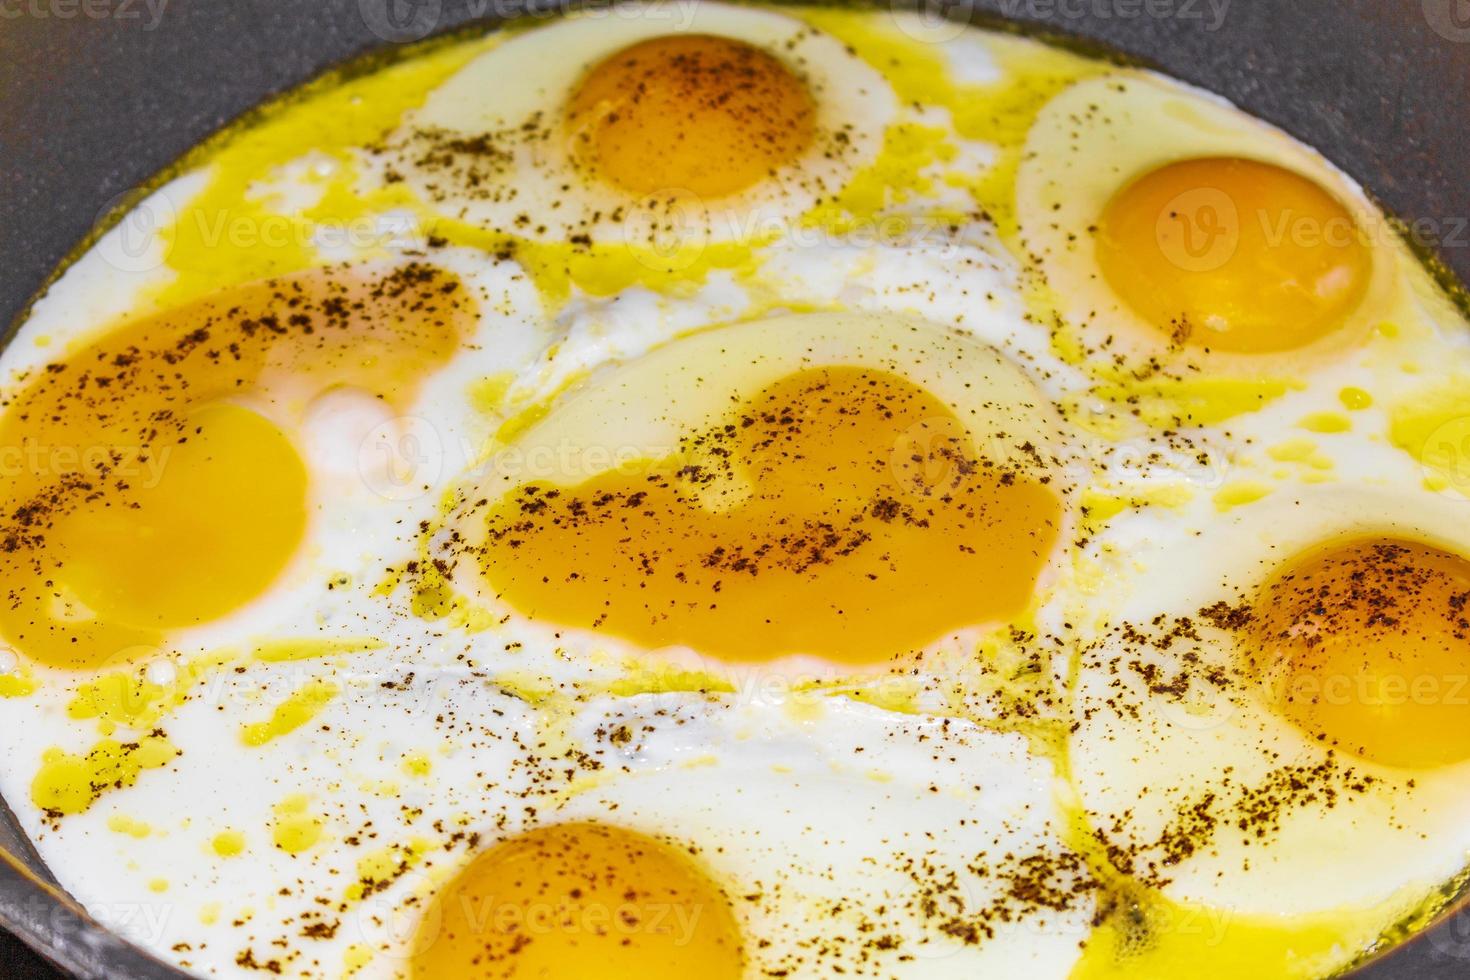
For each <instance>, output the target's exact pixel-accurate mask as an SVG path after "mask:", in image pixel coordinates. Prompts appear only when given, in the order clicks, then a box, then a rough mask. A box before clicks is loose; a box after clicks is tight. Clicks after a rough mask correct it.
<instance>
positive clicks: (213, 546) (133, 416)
mask: <svg viewBox="0 0 1470 980" xmlns="http://www.w3.org/2000/svg"><path fill="white" fill-rule="evenodd" d="M472 323H473V309H472V306H471V304H470V303H469V302H468V297H466V296H463V295H462V294H461V293H460V291H459V282H458V280H457V279H455V278H454V277H453V276H451V275H449V274H448V273H444V272H440V271H438V270H436V269H431V268H429V267H427V266H407V267H404V268H401V269H398V270H396V271H394V272H392V273H388V274H379V275H377V276H375V277H369V276H365V275H360V274H357V273H344V272H340V271H336V272H332V271H317V272H312V273H306V274H303V275H300V276H296V277H292V278H288V279H283V280H274V281H269V282H264V283H256V284H252V285H247V286H243V287H239V288H236V289H232V290H229V291H227V292H224V293H221V294H218V295H216V296H212V297H209V298H206V299H204V300H201V301H198V302H196V303H193V304H190V305H187V306H184V307H181V308H179V309H175V310H170V311H168V312H165V313H162V314H159V315H156V316H152V317H147V318H143V319H139V320H136V321H133V322H130V323H127V324H125V325H123V326H121V327H119V328H117V329H115V330H112V331H110V332H108V333H106V334H104V335H103V336H102V337H101V338H100V339H98V340H97V341H96V342H95V343H93V344H91V345H90V346H85V347H81V348H79V349H78V350H76V351H75V352H74V353H72V354H71V355H70V356H68V357H66V358H65V359H63V360H60V361H57V362H55V363H52V364H49V365H46V366H45V367H44V368H43V369H40V370H38V371H36V372H34V374H33V376H32V377H31V378H30V379H28V381H27V383H25V385H24V387H22V388H21V389H20V391H19V392H18V393H17V394H16V395H15V396H14V397H13V398H12V399H11V400H10V401H9V402H8V403H7V405H6V408H5V411H4V414H3V415H0V464H3V466H4V470H5V477H6V479H5V481H4V483H3V488H0V583H3V585H0V589H3V600H4V601H3V602H0V638H3V642H4V643H5V644H7V645H9V646H12V647H14V648H15V649H16V650H18V651H19V652H20V653H22V654H24V655H25V656H27V657H29V658H32V659H34V660H37V661H40V662H43V663H46V664H49V665H52V666H57V667H66V668H82V667H96V666H99V665H101V664H104V663H106V662H108V661H110V660H112V659H114V658H126V657H128V656H129V655H130V652H133V651H137V650H139V649H146V648H149V647H153V646H156V645H157V644H158V643H159V642H160V641H161V639H162V631H164V630H168V629H173V628H178V627H187V626H191V625H195V624H198V623H203V622H207V621H209V620H212V619H216V618H218V617H220V616H223V615H225V614H227V613H229V612H231V611H233V610H235V609H237V608H239V607H240V606H241V605H243V604H244V603H246V602H248V601H249V600H250V599H252V598H254V597H255V596H257V595H259V594H260V593H261V592H262V591H263V590H265V589H266V588H267V586H269V585H270V583H271V582H272V581H273V580H274V579H275V578H276V577H277V576H278V575H279V574H280V573H281V572H282V571H283V569H284V568H285V567H286V565H287V563H288V562H289V561H290V560H291V558H292V556H293V555H294V554H295V552H296V550H297V548H298V546H299V544H300V542H301V540H302V536H303V534H304V533H305V528H306V523H307V509H308V477H307V469H306V466H305V463H304V462H303V460H302V458H301V457H300V455H299V454H298V452H297V450H296V447H295V445H294V444H293V442H292V439H291V437H290V436H289V435H288V431H289V429H290V428H291V427H292V426H293V425H294V424H296V423H297V422H299V421H300V420H301V417H302V414H303V412H304V410H305V409H306V407H307V406H308V405H309V403H310V402H311V401H312V399H313V398H315V397H316V396H318V395H320V394H321V393H323V392H325V391H327V390H329V389H333V388H337V387H342V386H345V387H350V388H354V389H360V390H364V391H368V392H372V393H374V394H376V395H379V396H381V397H385V398H388V399H391V400H392V401H393V402H395V403H398V404H402V405H406V404H407V402H406V399H408V398H411V397H412V394H413V392H414V390H415V387H416V385H417V383H418V381H419V380H420V379H421V378H422V377H423V376H424V375H425V374H426V373H427V372H428V371H430V370H431V369H433V368H434V367H436V366H438V365H440V364H442V363H444V362H445V361H446V360H447V359H448V358H449V357H450V355H451V354H452V353H453V352H454V350H455V349H456V348H457V347H458V345H459V343H460V340H461V337H462V336H463V335H464V334H466V333H467V332H468V330H469V329H470V325H471V324H472Z"/></svg>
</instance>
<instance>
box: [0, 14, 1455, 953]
mask: <svg viewBox="0 0 1470 980" xmlns="http://www.w3.org/2000/svg"><path fill="white" fill-rule="evenodd" d="M508 78H509V79H513V80H515V82H516V84H506V79H508ZM195 163H197V166H195V165H193V164H191V166H193V167H194V168H193V169H189V170H188V171H187V172H185V173H183V174H181V175H179V176H177V177H176V178H175V179H173V180H171V181H169V182H167V183H165V184H163V185H162V186H161V187H160V188H159V189H158V190H157V191H156V192H154V193H153V194H152V195H151V196H150V197H148V198H145V199H144V200H143V201H141V202H139V203H138V205H137V206H136V208H135V209H134V210H133V211H132V212H131V215H130V216H129V218H128V219H126V220H125V221H124V223H123V224H122V225H120V226H119V228H118V229H114V231H112V232H111V233H109V234H108V235H107V236H104V238H103V239H102V240H101V241H100V242H99V243H98V245H97V246H96V247H95V248H94V249H92V250H90V251H89V252H87V253H86V254H85V255H83V256H81V257H80V258H79V260H78V261H77V262H76V263H74V264H73V265H72V266H71V267H70V268H69V269H68V271H67V272H66V273H65V274H64V275H63V276H62V277H61V278H59V279H58V281H57V282H56V283H55V284H54V285H53V286H52V288H51V290H50V291H49V292H48V294H47V296H46V297H44V298H43V299H42V300H41V302H39V303H38V304H37V306H36V308H35V310H34V311H33V313H32V315H31V316H30V318H29V319H28V320H27V322H26V323H25V324H24V325H23V326H22V328H21V330H20V331H19V333H18V334H17V337H16V340H15V341H14V342H12V343H11V344H10V345H9V346H8V347H7V349H6V351H5V352H4V355H3V358H0V370H3V372H4V378H5V384H4V390H3V394H4V402H3V405H0V408H3V411H0V451H4V452H5V453H6V455H5V457H4V458H3V459H0V463H4V464H6V465H10V466H14V467H18V469H16V472H15V473H14V474H7V475H14V476H15V477H16V479H14V480H8V481H7V489H6V493H8V494H10V506H8V507H7V508H6V510H5V513H6V514H8V515H9V516H8V517H7V518H6V520H7V521H8V524H7V529H6V530H7V535H6V537H7V541H8V542H10V543H11V544H13V545H14V547H13V548H11V549H8V550H6V551H5V553H4V563H6V564H7V568H8V574H7V582H8V583H9V584H8V586H7V587H8V588H9V589H11V590H12V598H13V599H16V600H17V601H12V602H10V603H8V604H4V606H3V609H0V634H3V636H4V641H3V643H4V648H3V649H0V697H3V698H4V699H5V708H6V710H5V711H4V712H0V792H3V795H4V798H5V800H6V801H7V803H8V804H10V805H11V807H12V808H13V809H14V810H15V812H16V814H17V817H18V819H19V820H20V822H21V824H22V826H23V827H24V829H25V830H26V831H27V832H28V833H29V834H30V835H31V836H32V838H33V840H34V841H35V843H36V846H37V849H38V851H39V853H40V854H41V855H42V857H43V858H44V859H45V860H46V861H47V862H48V864H49V866H50V867H51V868H52V870H53V871H54V873H55V874H56V876H57V878H58V880H59V881H60V882H61V883H62V885H63V886H64V887H66V888H68V889H69V890H71V891H72V892H73V893H74V894H75V895H77V896H78V897H79V898H80V899H81V900H82V901H83V902H84V904H86V905H87V907H88V908H89V909H90V910H91V911H92V912H93V913H94V914H95V915H97V916H98V917H99V918H100V919H102V920H103V921H105V922H107V923H108V924H110V925H113V926H114V927H115V928H117V929H118V930H119V931H120V932H122V933H123V934H125V935H126V936H128V937H129V938H132V939H134V940H136V941H137V942H138V943H140V944H141V945H143V946H145V947H146V948H148V949H149V950H151V951H153V952H155V953H156V954H157V955H159V956H161V957H164V958H166V959H167V960H169V961H171V962H173V963H175V964H177V965H179V966H180V967H182V968H183V969H185V970H187V971H189V972H191V973H196V974H200V975H211V976H214V975H218V976H250V975H254V974H257V973H258V972H260V971H268V972H272V973H278V974H280V975H284V976H300V977H321V976H332V977H338V976H342V977H347V976H363V977H409V978H412V977H426V976H444V975H449V974H454V975H471V974H473V971H474V970H475V969H476V964H480V965H483V964H485V963H487V962H493V963H494V964H496V965H497V966H502V967H503V968H504V969H503V971H502V972H503V973H504V975H508V976H525V975H551V976H556V975H585V974H587V973H589V972H596V973H598V975H600V976H607V977H611V978H622V977H627V978H629V980H632V978H635V977H636V978H638V980H648V978H650V977H675V976H678V977H684V976H688V975H690V974H700V975H708V976H710V977H730V978H737V977H749V976H755V975H762V974H764V973H769V972H781V973H783V974H784V975H788V976H792V977H804V976H810V977H825V976H831V975H834V974H836V973H838V972H839V971H840V972H842V973H843V974H844V975H854V976H862V975H882V976H891V975H896V976H925V977H927V976H931V975H934V976H950V975H953V976H972V975H974V974H975V973H977V972H985V973H1005V974H1009V973H1020V972H1025V973H1027V974H1028V975H1036V976H1048V977H1060V976H1076V977H1082V978H1112V977H1118V976H1145V977H1148V976H1161V977H1162V976H1176V975H1179V974H1180V973H1184V972H1189V973H1192V974H1201V975H1211V973H1210V971H1214V974H1217V975H1220V976H1238V975H1288V976H1304V977H1305V976H1319V975H1325V974H1327V973H1330V972H1332V971H1335V970H1338V969H1340V968H1342V967H1344V966H1346V965H1348V964H1350V963H1352V962H1354V961H1355V960H1357V959H1358V958H1360V957H1361V956H1363V955H1364V954H1366V953H1368V952H1371V951H1373V950H1375V949H1379V948H1382V947H1383V946H1384V945H1386V944H1388V943H1390V942H1392V941H1394V940H1395V939H1397V938H1399V937H1400V936H1402V935H1403V934H1405V933H1406V932H1407V931H1409V930H1411V929H1412V928H1413V927H1415V926H1416V925H1418V924H1420V923H1422V922H1423V921H1427V920H1428V919H1429V918H1431V917H1432V916H1433V915H1434V914H1435V913H1436V912H1437V910H1438V909H1439V908H1441V907H1442V906H1443V904H1444V902H1445V900H1446V897H1447V896H1448V895H1449V894H1451V893H1452V892H1453V891H1454V889H1455V888H1456V887H1457V886H1458V885H1457V883H1458V882H1459V880H1460V874H1461V872H1462V869H1463V864H1464V854H1465V853H1466V846H1467V842H1466V841H1465V840H1463V839H1462V838H1463V836H1464V835H1463V833H1462V832H1461V831H1460V830H1458V829H1457V827H1458V826H1459V825H1461V824H1463V823H1464V819H1463V818H1464V815H1465V812H1466V799H1465V792H1464V786H1465V780H1466V774H1465V772H1464V767H1465V765H1466V762H1465V758H1464V756H1465V755H1466V752H1465V751H1464V746H1463V745H1462V744H1461V740H1460V739H1458V738H1457V737H1455V736H1454V735H1453V733H1454V732H1456V731H1459V730H1460V729H1461V728H1462V727H1463V726H1462V725H1460V724H1459V721H1460V717H1459V715H1458V714H1456V712H1457V711H1459V710H1461V709H1460V707H1459V706H1458V703H1457V702H1456V701H1455V700H1454V699H1453V698H1451V697H1449V696H1448V695H1449V694H1450V693H1451V692H1450V691H1448V689H1447V685H1449V684H1452V683H1453V682H1454V677H1453V676H1452V675H1454V674H1455V672H1456V671H1455V670H1454V669H1453V668H1454V664H1455V659H1454V654H1455V652H1456V651H1458V650H1461V649H1462V646H1463V644H1462V642H1461V641H1462V640H1463V637H1462V636H1460V635H1459V633H1458V632H1457V631H1461V630H1460V625H1461V624H1460V621H1459V620H1458V619H1456V618H1455V616H1454V615H1452V614H1453V613H1454V611H1455V609H1456V608H1457V606H1456V603H1458V602H1460V601H1461V598H1462V593H1463V592H1464V591H1465V589H1466V588H1470V586H1466V585H1465V583H1464V582H1463V581H1462V579H1464V578H1465V575H1464V570H1463V568H1462V564H1463V562H1464V561H1465V557H1466V556H1470V541H1467V540H1466V539H1465V536H1464V534H1462V533H1461V532H1460V530H1459V524H1460V523H1462V522H1460V521H1459V520H1458V515H1459V513H1460V508H1462V507H1463V506H1464V505H1465V497H1466V496H1467V494H1470V489H1467V487H1470V482H1467V480H1466V479H1465V473H1466V466H1465V454H1464V452H1463V448H1464V444H1465V437H1466V434H1467V432H1470V430H1467V429H1466V428H1465V422H1464V419H1465V418H1466V417H1470V401H1467V399H1466V396H1465V395H1464V392H1465V391H1466V390H1467V387H1466V380H1467V379H1470V336H1467V333H1466V331H1465V329H1464V321H1463V318H1462V317H1461V315H1460V313H1459V312H1458V310H1457V309H1456V308H1455V306H1454V304H1453V303H1452V301H1451V299H1450V298H1449V297H1447V296H1446V295H1445V294H1444V293H1443V292H1442V291H1440V290H1439V289H1438V287H1437V286H1436V285H1435V283H1434V281H1433V279H1432V278H1431V277H1430V276H1429V274H1428V273H1427V272H1426V270H1425V269H1424V268H1422V267H1421V266H1420V265H1419V264H1418V263H1417V262H1416V261H1415V260H1414V258H1413V257H1412V256H1411V255H1410V253H1409V252H1408V250H1407V249H1405V248H1404V247H1403V245H1402V244H1401V243H1399V242H1398V241H1397V240H1396V239H1395V238H1394V237H1393V235H1392V234H1391V232H1390V231H1389V222H1388V221H1387V219H1386V218H1385V217H1384V216H1383V215H1382V214H1381V213H1379V212H1378V211H1377V210H1376V208H1374V207H1373V206H1372V204H1371V202H1370V201H1369V200H1368V199H1367V197H1366V196H1365V194H1364V193H1363V192H1362V191H1361V190H1360V189H1359V188H1358V187H1356V185H1354V184H1353V183H1352V182H1351V181H1350V180H1348V179H1347V178H1346V177H1344V176H1343V175H1342V174H1340V173H1339V172H1338V171H1336V170H1335V169H1334V168H1333V167H1332V166H1331V165H1330V163H1328V162H1327V161H1324V160H1323V159H1322V158H1321V157H1320V156H1318V155H1317V154H1315V153H1314V152H1312V151H1311V150H1309V149H1307V148H1304V147H1302V146H1300V145H1299V144H1297V143H1295V142H1293V141H1292V140H1291V139H1290V138H1289V137H1287V136H1285V135H1284V134H1282V133H1280V132H1278V131H1276V130H1274V129H1271V128H1270V127H1267V126H1265V125H1264V124H1262V123H1260V122H1258V121H1256V120H1252V119H1250V118H1249V117H1247V116H1245V115H1244V114H1242V113H1240V112H1238V111H1237V110H1235V109H1234V108H1232V107H1230V106H1228V105H1226V104H1224V103H1222V102H1220V101H1219V100H1217V99H1214V98H1213V97H1209V96H1206V95H1203V94H1201V93H1199V92H1198V91H1196V90H1193V89H1190V88H1188V87H1186V86H1182V85H1180V84H1178V83H1176V82H1173V81H1171V80H1168V79H1165V78H1162V77H1160V76H1157V75H1153V74H1150V73H1146V72H1140V71H1134V70H1128V69H1119V68H1117V67H1116V66H1113V65H1111V64H1105V63H1102V62H1098V61H1093V60H1089V59H1086V58H1083V57H1080V56H1078V55H1075V54H1071V53H1068V52H1063V51H1060V50H1056V49H1052V48H1049V47H1046V46H1044V45H1041V44H1039V43H1036V42H1033V41H1030V40H1027V39H1024V38H1020V37H1013V36H1009V35H999V34H993V33H988V32H984V31H978V30H974V29H970V28H965V27H960V26H958V25H956V26H955V27H954V29H953V30H939V31H936V30H935V25H933V24H931V23H925V22H924V21H922V20H920V19H918V18H916V17H914V16H911V15H908V14H904V13H890V12H883V13H878V12H870V11H859V10H836V9H826V8H820V9H818V8H801V7H791V8H782V9H780V10H765V9H758V8H746V7H729V6H725V5H721V4H713V3H706V4H700V5H696V6H690V5H680V4H656V5H646V6H645V5H640V6H626V7H623V6H620V7H614V8H609V9H606V10H598V11H587V12H584V13H582V14H579V15H577V16H575V17H570V18H565V19H561V20H557V21H555V22H552V23H546V24H541V25H537V26H534V27H533V28H531V29H528V30H525V31H520V30H513V31H506V32H491V33H489V34H487V35H485V36H483V37H469V38H460V39H452V40H448V41H443V42H434V43H431V44H430V45H428V46H426V47H424V48H422V49H416V50H411V51H406V52H404V53H403V55H402V57H400V58H397V59H394V60H393V61H392V62H391V63H384V64H381V65H378V66H375V68H374V70H372V71H369V72H366V73H364V74H360V75H354V76H353V77H350V78H336V77H334V78H330V79H326V80H324V81H322V82H320V83H318V84H316V85H314V86H312V87H310V88H309V89H308V90H306V91H304V92H303V93H300V94H299V95H296V96H293V97H291V98H289V99H287V100H285V101H283V102H282V103H280V104H278V105H275V106H273V107H270V108H268V109H267V110H266V111H265V112H264V113H263V114H262V117H261V119H260V120H259V121H258V123H257V124H256V125H253V126H250V127H246V128H242V129H237V130H233V131H230V132H228V133H226V134H224V135H223V136H222V137H220V138H219V139H218V140H216V141H215V142H214V143H213V144H212V145H211V146H209V147H207V148H205V149H204V150H203V151H201V153H200V154H199V155H198V157H197V158H196V161H195ZM1181 196H1182V198H1183V199H1182V200H1176V199H1179V198H1181ZM1232 211H1233V218H1232V217H1231V215H1232ZM1263 219H1264V220H1263ZM139 230H142V231H143V232H144V234H143V235H142V238H141V239H138V238H136V237H134V238H128V237H127V236H128V234H129V233H132V234H134V235H136V233H137V232H138V231H139ZM1316 231H1320V232H1322V235H1318V236H1317V237H1316V238H1311V237H1310V236H1311V235H1312V234H1313V233H1315V232H1316ZM1337 231H1343V232H1346V233H1347V234H1346V237H1345V238H1343V239H1341V240H1339V239H1337V238H1331V237H1328V238H1326V239H1324V237H1323V236H1329V235H1331V234H1333V233H1335V232H1337ZM1304 233H1305V234H1306V235H1307V236H1308V237H1303V234H1304ZM1171 256H1172V258H1171ZM1141 282H1143V283H1145V284H1149V283H1151V284H1153V287H1156V288H1153V287H1151V288H1141V287H1140V283H1141ZM1285 311H1289V312H1290V316H1286V315H1284V313H1285ZM1365 582H1366V583H1368V585H1367V586H1363V587H1361V588H1360V587H1359V586H1357V585H1355V583H1365ZM1355 589H1357V590H1358V591H1355ZM1202 610H1203V611H1202ZM1400 624H1407V625H1400ZM1396 631H1397V632H1396ZM1461 632H1462V631H1461ZM1360 635H1361V636H1362V637H1363V638H1364V642H1363V644H1362V645H1361V646H1356V645H1354V643H1353V638H1354V637H1358V636H1360ZM1396 644H1397V645H1396ZM1406 665H1407V666H1406ZM1409 667H1412V668H1413V670H1412V672H1413V674H1414V675H1415V677H1414V678H1403V679H1402V680H1403V681H1404V684H1403V685H1400V684H1399V681H1400V678H1399V677H1398V674H1400V673H1403V672H1404V671H1406V670H1408V669H1409ZM1400 668H1402V669H1400ZM1339 678H1347V681H1346V682H1347V683H1348V691H1347V695H1346V696H1345V697H1340V696H1338V694H1339V693H1340V692H1339V690H1338V689H1339V688H1340V686H1341V684H1342V683H1344V681H1341V680H1339ZM1425 678H1427V680H1426V679H1425ZM1416 681H1417V682H1418V688H1417V690H1418V692H1419V693H1418V695H1415V693H1414V692H1415V690H1416V688H1415V682H1416ZM1365 683H1366V684H1368V685H1369V687H1370V690H1369V692H1368V695H1364V694H1363V693H1362V691H1361V690H1360V688H1361V685H1362V684H1365ZM1430 684H1438V685H1439V688H1438V689H1437V692H1436V691H1430V690H1429V689H1428V687H1427V686H1426V685H1430ZM1405 685H1406V686H1405ZM1405 691H1407V697H1406V696H1405V693H1404V692H1405ZM1385 692H1386V693H1385ZM1329 694H1330V695H1331V696H1330V697H1329V696H1328V695H1329ZM1439 695H1444V696H1439ZM1411 736H1412V737H1411Z"/></svg>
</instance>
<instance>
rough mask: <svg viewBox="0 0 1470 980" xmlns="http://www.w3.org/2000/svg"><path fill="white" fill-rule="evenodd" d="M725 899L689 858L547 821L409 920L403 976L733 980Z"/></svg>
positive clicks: (478, 862) (601, 828)
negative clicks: (411, 948) (413, 922)
mask: <svg viewBox="0 0 1470 980" xmlns="http://www.w3.org/2000/svg"><path fill="white" fill-rule="evenodd" d="M743 970H744V952H743V946H742V943H741V937H740V929H739V926H738V924H737V923H736V921H735V915H734V913H733V911H732V909H731V907H730V901H729V899H728V898H726V896H725V894H724V893H723V892H722V891H721V890H720V888H719V887H718V886H717V885H715V884H714V882H712V881H711V880H710V879H709V877H708V876H707V875H706V874H705V873H704V871H703V870H702V869H701V868H700V867H699V866H698V865H697V864H696V863H695V862H694V860H693V859H691V858H690V857H689V855H687V854H685V853H682V852H680V851H678V850H676V849H674V848H673V847H670V846H669V845H667V844H664V843H662V842H661V841H658V840H655V839H654V838H651V837H647V836H645V835H643V834H639V833H635V832H633V831H629V830H624V829H621V828H618V827H612V826H607V825H603V824H593V823H570V824H557V825H554V826H549V827H543V828H538V829H536V830H532V831H529V832H527V833H524V834H521V835H520V836H518V837H513V838H511V839H510V840H507V841H505V842H503V843H501V844H499V845H497V846H495V847H493V848H491V849H490V850H489V851H486V852H485V853H484V854H481V855H480V856H479V857H477V858H476V859H475V860H473V861H472V862H470V864H469V866H468V867H466V868H465V869H464V870H463V871H461V872H460V873H459V875H458V876H457V877H456V878H455V879H454V880H453V881H451V882H450V883H449V885H448V886H447V887H446V888H445V889H444V890H443V891H442V892H440V893H439V894H438V895H436V896H435V898H434V901H433V904H432V905H431V907H430V908H429V910H428V912H427V913H426V914H425V916H424V918H423V920H422V923H421V925H420V927H419V933H418V936H417V939H416V943H415V955H414V958H413V969H412V975H413V976H414V977H419V978H423V980H445V978H449V977H453V978H456V980H460V978H464V980H469V978H489V977H495V978H502V980H516V978H526V980H532V978H535V980H547V978H584V977H598V978H599V980H690V978H698V980H738V978H739V977H740V976H741V975H742V971H743Z"/></svg>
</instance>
